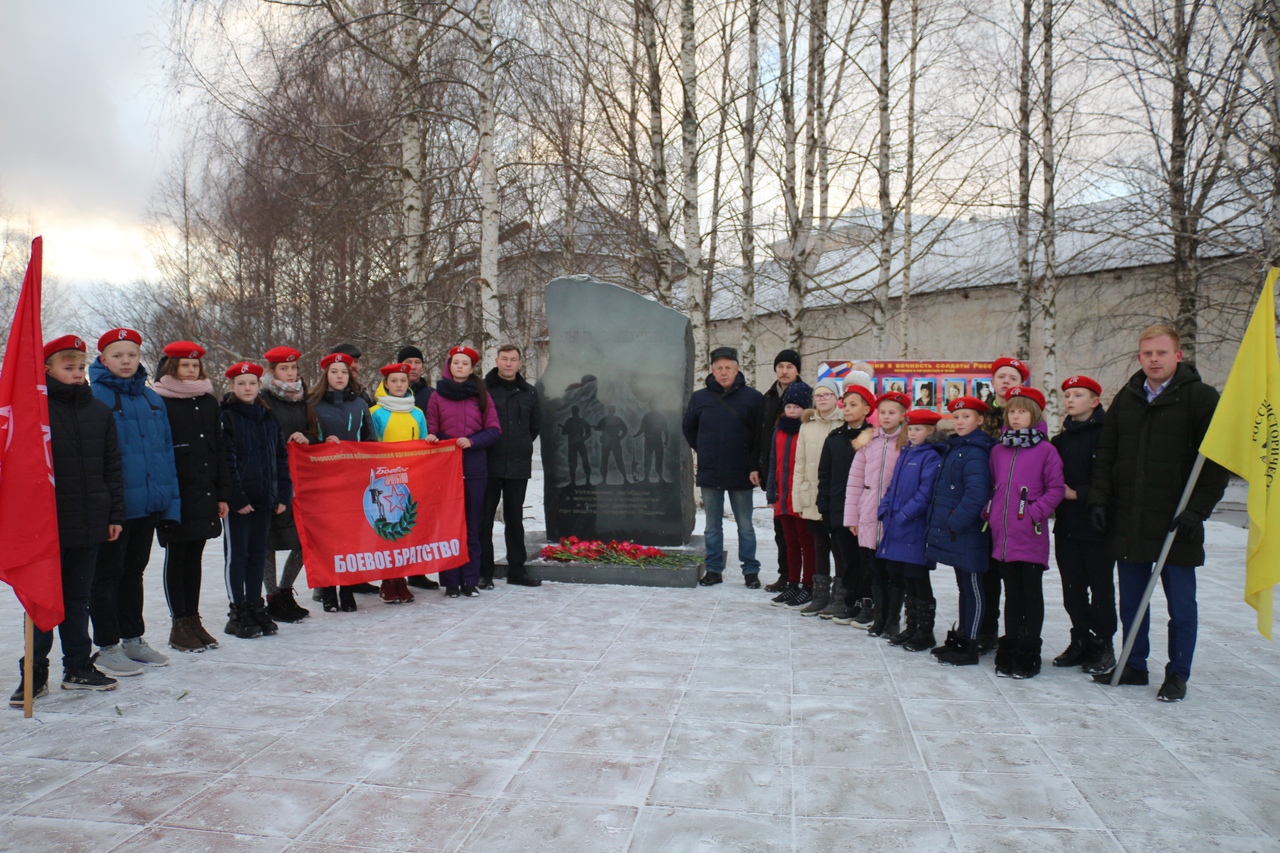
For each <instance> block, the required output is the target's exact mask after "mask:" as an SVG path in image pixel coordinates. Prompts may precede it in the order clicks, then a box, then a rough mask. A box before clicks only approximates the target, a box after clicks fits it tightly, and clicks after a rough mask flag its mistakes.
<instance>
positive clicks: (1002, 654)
mask: <svg viewBox="0 0 1280 853" xmlns="http://www.w3.org/2000/svg"><path fill="white" fill-rule="evenodd" d="M1016 657H1017V647H1016V646H1015V644H1014V642H1013V640H1012V639H1010V638H1009V637H1001V638H1000V644H999V645H998V646H996V675H997V676H999V677H1000V678H1011V677H1012V676H1013V671H1014V664H1015V658H1016Z"/></svg>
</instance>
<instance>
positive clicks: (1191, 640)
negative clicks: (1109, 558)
mask: <svg viewBox="0 0 1280 853" xmlns="http://www.w3.org/2000/svg"><path fill="white" fill-rule="evenodd" d="M1152 567H1153V564H1152V563H1126V562H1123V561H1122V562H1119V563H1117V564H1116V568H1117V570H1118V574H1119V576H1120V622H1121V624H1122V625H1123V627H1124V633H1125V636H1126V637H1127V636H1128V634H1129V632H1130V631H1132V630H1134V629H1133V621H1134V617H1135V616H1137V615H1138V604H1139V602H1141V601H1142V594H1143V593H1144V592H1146V590H1147V582H1148V581H1149V580H1151V569H1152ZM1160 584H1161V586H1163V587H1164V597H1165V600H1166V602H1167V603H1168V605H1169V663H1168V664H1166V665H1165V674H1171V673H1177V674H1178V675H1181V676H1182V677H1183V678H1184V679H1188V680H1189V679H1190V678H1191V658H1192V657H1194V656H1195V652H1196V631H1197V628H1198V624H1199V614H1198V612H1197V609H1196V567H1195V566H1174V565H1170V564H1168V563H1165V566H1164V571H1163V572H1161V573H1160ZM1150 629H1151V609H1150V608H1148V609H1147V612H1146V613H1144V614H1143V616H1142V623H1141V624H1140V625H1138V627H1137V632H1138V633H1137V639H1135V640H1134V642H1133V651H1132V653H1130V655H1129V664H1128V665H1129V666H1130V667H1131V668H1133V669H1135V670H1138V671H1141V672H1146V671H1147V657H1148V656H1149V655H1150V654H1151V641H1150V639H1149V637H1148V632H1149V631H1150Z"/></svg>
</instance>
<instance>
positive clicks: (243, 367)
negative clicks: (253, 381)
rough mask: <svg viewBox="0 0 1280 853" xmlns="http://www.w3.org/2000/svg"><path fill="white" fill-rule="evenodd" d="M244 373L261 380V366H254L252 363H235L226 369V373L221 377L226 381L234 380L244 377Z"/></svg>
mask: <svg viewBox="0 0 1280 853" xmlns="http://www.w3.org/2000/svg"><path fill="white" fill-rule="evenodd" d="M246 373H252V374H253V375H254V376H257V377H259V378H261V377H262V365H259V364H254V363H253V362H252V361H237V362H236V363H235V364H233V365H231V366H230V367H228V368H227V372H226V373H224V374H223V375H224V376H226V377H227V378H228V379H235V378H236V377H237V376H244V375H245V374H246Z"/></svg>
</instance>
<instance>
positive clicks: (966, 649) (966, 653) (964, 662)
mask: <svg viewBox="0 0 1280 853" xmlns="http://www.w3.org/2000/svg"><path fill="white" fill-rule="evenodd" d="M938 663H941V664H946V665H947V666H977V665H978V643H977V641H976V640H970V639H968V638H967V637H956V638H955V646H954V647H952V648H950V649H947V650H946V651H944V652H943V653H942V654H940V655H938Z"/></svg>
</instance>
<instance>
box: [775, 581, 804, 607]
mask: <svg viewBox="0 0 1280 853" xmlns="http://www.w3.org/2000/svg"><path fill="white" fill-rule="evenodd" d="M799 594H800V584H798V583H797V584H793V583H791V582H788V583H787V585H786V587H785V588H783V590H782V592H780V593H778V594H777V595H775V596H774V597H773V598H771V599H769V603H770V604H772V605H773V606H774V607H786V606H787V604H788V603H790V601H791V599H793V598H795V597H796V596H797V595H799Z"/></svg>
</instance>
